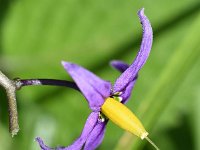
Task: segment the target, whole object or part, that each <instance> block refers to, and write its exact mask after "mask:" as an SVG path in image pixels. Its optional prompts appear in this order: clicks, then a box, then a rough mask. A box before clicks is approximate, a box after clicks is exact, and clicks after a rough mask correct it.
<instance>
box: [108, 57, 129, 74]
mask: <svg viewBox="0 0 200 150" xmlns="http://www.w3.org/2000/svg"><path fill="white" fill-rule="evenodd" d="M110 65H111V66H112V67H113V68H115V69H117V70H118V71H120V72H121V73H122V72H124V71H125V70H126V69H127V68H128V67H129V65H128V64H126V63H125V62H123V61H119V60H113V61H111V62H110Z"/></svg>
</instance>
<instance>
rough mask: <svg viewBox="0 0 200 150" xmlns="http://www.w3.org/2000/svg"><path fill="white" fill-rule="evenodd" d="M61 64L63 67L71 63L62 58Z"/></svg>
mask: <svg viewBox="0 0 200 150" xmlns="http://www.w3.org/2000/svg"><path fill="white" fill-rule="evenodd" d="M61 64H62V65H63V67H65V66H68V65H71V64H72V63H70V62H67V61H63V60H62V61H61Z"/></svg>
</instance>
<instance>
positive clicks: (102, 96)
mask: <svg viewBox="0 0 200 150" xmlns="http://www.w3.org/2000/svg"><path fill="white" fill-rule="evenodd" d="M138 16H139V18H140V21H141V24H142V27H143V38H142V43H141V47H140V50H139V52H138V54H137V57H136V58H135V60H134V61H133V63H132V64H131V65H130V66H129V65H127V64H125V63H123V62H121V61H112V62H111V65H112V66H113V67H114V68H116V69H117V70H119V71H120V72H122V74H121V75H120V76H119V78H118V79H117V80H116V82H115V83H114V86H113V87H112V85H111V83H110V82H108V81H105V80H102V79H100V78H99V77H97V76H96V75H95V74H93V73H91V72H90V71H88V70H86V69H84V68H83V67H81V66H78V65H76V64H72V63H69V62H62V64H63V66H64V68H65V70H66V71H67V72H68V73H69V74H70V76H71V77H72V78H73V80H74V81H75V83H76V84H77V86H78V88H79V89H80V91H81V92H82V94H83V95H84V97H85V98H86V100H87V102H88V104H89V107H90V109H91V110H92V112H91V114H90V115H89V117H88V119H87V121H86V123H85V126H84V128H83V131H82V133H81V135H80V137H79V138H78V139H77V140H76V141H75V142H74V143H73V144H72V145H70V146H68V147H57V148H56V150H81V149H84V150H94V149H96V148H97V147H98V146H99V145H100V144H101V142H102V140H103V137H104V133H105V127H106V124H107V123H108V120H109V119H110V120H111V121H113V122H114V123H116V124H117V125H119V126H120V127H122V128H123V129H125V130H128V131H130V132H132V133H133V134H135V135H137V136H139V137H140V138H142V139H144V138H146V137H147V135H148V133H147V132H146V130H145V129H144V128H143V126H142V124H141V123H140V121H139V120H138V119H137V118H136V117H135V116H134V114H133V115H132V120H133V123H135V124H133V126H134V127H133V128H131V129H130V128H128V127H127V125H124V124H122V123H121V122H126V121H127V120H124V118H125V119H127V117H126V116H128V115H127V113H130V111H129V110H128V109H127V108H126V107H125V106H124V105H123V104H124V103H126V102H127V101H128V98H129V97H130V95H131V91H132V89H133V87H134V85H135V82H136V79H137V75H138V72H139V70H140V69H141V68H142V67H143V65H144V64H145V62H146V60H147V58H148V56H149V53H150V50H151V46H152V39H153V35H152V28H151V25H150V22H149V20H148V18H147V17H146V16H145V15H144V9H141V10H140V11H139V12H138ZM117 100H118V101H119V102H118V101H117ZM120 102H121V103H120ZM116 108H120V109H116ZM124 112H125V113H124ZM121 116H122V117H121ZM120 119H122V120H120ZM128 123H129V122H128ZM130 124H132V123H130ZM36 140H37V141H38V142H39V144H40V147H41V149H43V150H51V149H52V148H49V147H47V146H46V145H45V144H44V143H43V141H42V139H41V138H36Z"/></svg>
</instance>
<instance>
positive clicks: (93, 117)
mask: <svg viewBox="0 0 200 150" xmlns="http://www.w3.org/2000/svg"><path fill="white" fill-rule="evenodd" d="M98 117H99V113H98V112H92V113H91V114H90V115H89V117H88V119H87V121H86V123H85V126H84V129H83V131H82V133H81V136H80V137H79V138H78V139H77V140H76V141H75V142H74V143H73V144H72V145H70V146H67V147H57V148H56V150H80V149H81V148H82V147H83V145H84V144H85V142H86V140H87V138H88V137H89V135H90V133H91V132H92V131H93V129H94V128H95V125H96V124H97V121H98ZM38 139H39V140H38ZM36 140H37V141H38V143H39V144H40V147H41V149H42V150H52V149H51V148H49V147H47V146H46V145H45V144H44V143H43V141H42V140H41V139H40V138H37V139H36Z"/></svg>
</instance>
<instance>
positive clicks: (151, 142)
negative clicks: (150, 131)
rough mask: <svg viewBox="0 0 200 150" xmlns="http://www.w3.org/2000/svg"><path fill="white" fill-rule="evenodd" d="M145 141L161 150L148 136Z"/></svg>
mask: <svg viewBox="0 0 200 150" xmlns="http://www.w3.org/2000/svg"><path fill="white" fill-rule="evenodd" d="M145 139H146V140H147V141H148V142H149V143H150V144H151V145H152V146H153V147H154V148H155V149H156V150H160V149H159V148H158V147H157V146H156V144H155V143H154V142H153V141H152V140H151V139H150V138H148V137H147V136H146V137H145Z"/></svg>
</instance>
